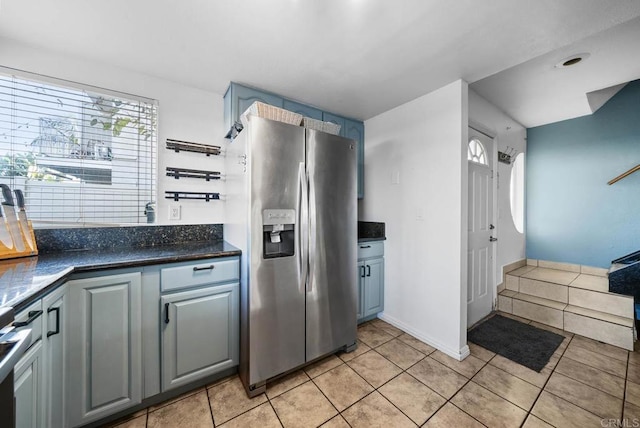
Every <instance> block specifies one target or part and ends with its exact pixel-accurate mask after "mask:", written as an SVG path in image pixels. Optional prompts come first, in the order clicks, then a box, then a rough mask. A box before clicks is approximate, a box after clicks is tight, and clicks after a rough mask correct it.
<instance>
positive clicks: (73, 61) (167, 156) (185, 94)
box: [0, 39, 227, 224]
mask: <svg viewBox="0 0 640 428" xmlns="http://www.w3.org/2000/svg"><path fill="white" fill-rule="evenodd" d="M170 60H171V59H170V58H167V61H170ZM0 66H4V67H11V68H16V69H20V70H24V71H28V72H32V73H38V74H43V75H47V76H51V77H56V78H61V79H66V80H71V81H74V82H78V83H83V84H88V85H94V86H98V87H102V88H106V89H112V90H116V91H121V92H127V93H130V94H134V95H140V96H144V97H148V98H153V99H156V100H158V101H159V116H158V151H157V154H158V175H159V178H158V199H157V211H156V212H157V214H156V218H157V223H164V224H168V223H222V222H224V203H223V202H222V201H211V202H204V201H180V202H179V204H180V205H181V207H182V218H181V220H180V221H169V220H168V211H169V203H170V201H168V200H166V199H164V196H165V195H164V192H165V190H183V191H203V192H204V191H208V192H220V193H222V194H224V192H225V190H224V189H225V185H224V182H215V181H211V182H208V183H207V182H206V181H204V180H201V179H180V180H175V179H174V178H169V177H166V175H165V167H167V166H175V167H183V168H195V169H204V170H212V171H222V172H224V171H223V169H224V159H223V158H222V157H215V156H211V157H206V156H204V155H202V154H197V153H187V152H180V153H179V154H176V153H174V152H172V151H169V150H167V149H165V140H166V139H167V138H174V139H178V140H186V141H192V142H199V143H205V144H214V145H218V146H222V148H223V149H225V148H226V144H227V140H225V139H224V138H223V136H224V130H223V106H222V95H221V94H216V93H213V92H208V91H203V90H201V89H196V88H193V87H189V86H185V85H181V84H178V83H174V82H171V81H168V80H163V79H158V78H155V77H151V76H147V75H143V74H140V73H135V72H132V71H128V70H124V69H121V68H116V67H112V66H110V65H108V64H104V63H99V62H91V61H85V60H80V59H77V58H71V57H65V56H64V55H60V54H58V53H54V52H47V51H42V50H37V49H33V48H32V47H30V46H26V45H22V44H19V43H16V42H14V41H12V40H8V39H0ZM184 67H189V64H184Z"/></svg>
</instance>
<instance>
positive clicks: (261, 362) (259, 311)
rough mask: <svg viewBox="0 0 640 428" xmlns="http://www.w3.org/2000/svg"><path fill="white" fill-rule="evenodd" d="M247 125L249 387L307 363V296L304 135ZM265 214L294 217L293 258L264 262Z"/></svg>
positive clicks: (257, 121) (261, 122)
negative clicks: (303, 236) (302, 248)
mask: <svg viewBox="0 0 640 428" xmlns="http://www.w3.org/2000/svg"><path fill="white" fill-rule="evenodd" d="M249 120H250V121H251V124H250V126H249V128H248V130H249V132H250V135H249V141H248V144H249V159H248V162H249V168H250V174H251V186H250V203H249V216H250V225H251V234H250V239H251V241H250V248H249V257H250V266H249V281H248V295H246V296H241V299H242V298H244V299H247V302H248V325H245V326H242V327H241V328H247V329H248V330H247V332H246V333H248V335H249V340H248V348H249V349H248V352H249V380H248V383H249V385H253V384H256V383H259V382H263V381H265V380H266V379H268V378H270V377H273V376H275V375H278V374H281V373H283V372H285V371H287V370H290V369H292V368H294V367H297V366H299V365H301V364H304V362H305V353H304V352H305V349H304V335H305V330H304V322H305V291H304V280H303V278H302V275H303V267H302V266H301V260H302V258H301V257H299V255H300V241H301V239H300V233H299V232H304V231H301V230H300V224H301V221H300V212H301V209H300V205H301V203H302V198H303V195H302V189H301V188H300V187H301V186H300V170H302V171H304V161H305V136H304V129H303V128H300V127H296V126H291V125H287V124H283V123H280V122H274V121H271V120H267V119H262V118H259V117H256V116H252V117H250V119H249ZM264 210H277V211H273V212H276V213H277V212H283V213H285V212H290V213H292V214H293V217H294V225H293V226H294V232H295V234H294V236H295V238H294V239H295V243H294V254H293V255H291V256H285V257H275V258H267V259H265V258H264V257H263V252H264V245H263V239H265V233H263V229H264V225H263V223H264ZM284 210H286V211H284ZM303 211H305V212H306V209H305V210H303ZM273 212H271V211H268V212H267V214H269V213H273ZM267 216H268V215H267ZM289 221H291V220H290V219H288V220H287V221H286V222H289ZM283 222H285V221H284V220H283ZM303 223H304V224H306V221H304V222H303ZM287 227H290V225H288V226H287ZM266 236H267V238H266V239H270V238H269V237H270V236H271V235H270V233H267V234H266ZM305 242H306V241H305ZM354 242H355V241H354ZM304 260H306V257H305V258H304Z"/></svg>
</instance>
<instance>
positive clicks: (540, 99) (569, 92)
mask: <svg viewBox="0 0 640 428" xmlns="http://www.w3.org/2000/svg"><path fill="white" fill-rule="evenodd" d="M585 52H586V53H589V54H591V55H590V56H589V57H588V58H587V59H585V60H583V61H582V62H580V63H578V64H576V65H573V66H571V67H566V68H556V67H555V65H556V64H557V63H558V62H560V61H562V60H563V59H565V58H567V57H569V56H571V55H573V54H579V53H585ZM639 78H640V18H635V19H633V20H631V21H627V22H625V23H623V24H621V25H618V26H616V27H614V28H611V29H609V30H605V31H603V32H601V33H598V34H596V35H593V36H590V37H587V38H585V39H583V40H580V41H578V42H576V43H573V44H571V45H569V46H566V47H563V48H560V49H557V50H555V51H552V52H549V53H547V54H544V55H541V56H539V57H537V58H534V59H532V60H530V61H527V62H525V63H523V64H520V65H517V66H515V67H512V68H509V69H507V70H504V71H502V72H500V73H497V74H494V75H492V76H489V77H487V78H485V79H482V80H480V81H477V82H475V83H473V84H472V85H471V88H472V89H473V90H475V91H476V92H477V93H479V94H480V95H482V96H483V97H484V98H486V99H487V100H489V101H491V102H492V103H493V104H495V105H496V106H497V107H499V108H500V109H502V110H503V111H505V112H508V113H509V115H510V116H511V117H512V118H514V119H515V120H517V121H518V122H520V123H521V124H523V125H524V126H526V127H527V128H531V127H533V126H539V125H544V124H547V123H552V122H558V121H560V120H565V119H569V118H575V117H580V116H585V115H588V114H591V113H592V112H594V111H596V110H597V109H598V108H600V107H601V106H602V105H603V104H604V103H606V101H608V100H609V98H610V97H612V96H613V95H615V94H616V93H617V92H618V91H619V90H620V89H622V87H623V86H624V84H625V83H627V82H629V81H631V80H635V79H639Z"/></svg>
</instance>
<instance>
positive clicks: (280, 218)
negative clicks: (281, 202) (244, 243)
mask: <svg viewBox="0 0 640 428" xmlns="http://www.w3.org/2000/svg"><path fill="white" fill-rule="evenodd" d="M295 218H296V211H295V210H264V211H263V212H262V247H263V252H262V255H263V257H264V258H265V259H273V258H276V257H289V256H293V255H294V254H295V251H294V250H295V239H294V237H295V226H296V225H295V223H296V220H295Z"/></svg>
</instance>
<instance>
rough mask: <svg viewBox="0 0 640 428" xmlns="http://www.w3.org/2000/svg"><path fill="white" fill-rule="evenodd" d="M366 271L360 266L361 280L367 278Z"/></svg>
mask: <svg viewBox="0 0 640 428" xmlns="http://www.w3.org/2000/svg"><path fill="white" fill-rule="evenodd" d="M364 273H365V270H364V266H360V278H364V277H365V274H364Z"/></svg>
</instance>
